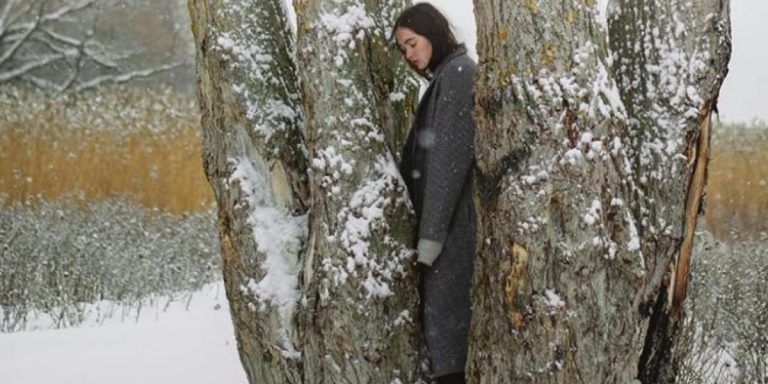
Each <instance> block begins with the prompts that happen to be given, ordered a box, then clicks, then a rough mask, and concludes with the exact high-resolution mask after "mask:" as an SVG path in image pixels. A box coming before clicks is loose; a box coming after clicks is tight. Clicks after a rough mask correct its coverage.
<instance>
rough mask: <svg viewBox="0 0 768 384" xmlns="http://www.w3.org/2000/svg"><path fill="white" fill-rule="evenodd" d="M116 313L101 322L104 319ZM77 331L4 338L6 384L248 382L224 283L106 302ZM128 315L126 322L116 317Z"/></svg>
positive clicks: (0, 375) (1, 379)
mask: <svg viewBox="0 0 768 384" xmlns="http://www.w3.org/2000/svg"><path fill="white" fill-rule="evenodd" d="M105 312H111V313H113V314H115V315H113V317H112V318H110V319H107V320H99V317H100V315H99V316H97V314H103V313H105ZM89 313H91V314H93V315H92V318H89V319H88V320H86V321H85V322H84V323H83V325H81V326H79V327H77V328H70V329H58V330H57V329H40V328H45V327H46V324H47V323H49V321H48V320H47V319H45V318H38V319H34V320H33V321H31V322H29V323H28V329H34V328H38V329H39V330H27V331H23V332H17V333H10V334H8V333H5V334H0V383H1V384H155V383H156V384H172V383H184V384H244V383H247V380H246V377H245V372H244V371H243V368H242V366H241V365H240V361H239V359H238V356H237V346H236V342H235V338H234V334H233V329H232V323H231V321H230V317H229V308H228V305H227V299H226V295H225V293H224V286H223V283H217V284H210V285H207V286H205V287H204V288H203V289H201V290H200V291H197V292H194V293H192V294H190V295H188V296H187V297H184V298H181V299H180V300H178V301H174V302H172V303H170V304H168V303H167V302H159V303H156V304H154V305H151V306H148V307H147V306H145V307H144V308H143V309H142V310H141V311H140V315H139V316H137V311H136V310H135V309H126V308H116V307H115V306H114V305H112V304H110V303H106V302H104V303H99V304H98V305H95V306H93V308H90V310H89ZM121 313H126V316H121V315H117V314H121Z"/></svg>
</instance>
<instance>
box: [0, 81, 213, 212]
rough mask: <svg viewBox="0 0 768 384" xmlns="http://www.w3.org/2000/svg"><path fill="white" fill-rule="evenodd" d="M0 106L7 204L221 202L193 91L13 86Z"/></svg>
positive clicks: (190, 208) (0, 177) (193, 206)
mask: <svg viewBox="0 0 768 384" xmlns="http://www.w3.org/2000/svg"><path fill="white" fill-rule="evenodd" d="M0 108H1V109H0V164H1V165H0V193H2V194H3V195H4V197H5V200H6V203H13V202H25V203H34V202H35V201H36V200H38V199H46V200H52V199H61V198H67V199H70V198H74V199H77V200H80V201H83V202H92V201H98V200H102V199H106V198H110V197H116V196H120V197H127V198H130V199H133V200H135V201H138V202H140V203H142V204H144V205H145V206H147V207H150V208H158V209H161V210H164V211H169V212H174V213H183V212H194V211H200V210H203V209H207V208H209V207H210V206H211V204H212V200H213V196H212V192H211V188H210V186H209V185H208V183H207V181H206V180H205V176H204V173H203V167H202V160H201V156H200V153H201V152H200V128H199V122H200V120H199V114H198V110H197V107H196V104H195V101H194V96H191V95H182V94H177V93H174V92H172V91H170V90H167V89H160V90H147V89H136V88H124V87H115V88H106V89H102V90H100V91H98V92H97V93H89V94H85V95H56V96H51V95H45V94H42V93H41V92H37V91H30V90H21V89H12V90H10V91H6V92H4V94H3V95H2V96H0Z"/></svg>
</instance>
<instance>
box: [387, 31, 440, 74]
mask: <svg viewBox="0 0 768 384" xmlns="http://www.w3.org/2000/svg"><path fill="white" fill-rule="evenodd" d="M395 39H396V40H397V45H398V46H399V47H400V52H402V53H403V57H405V59H406V60H408V62H409V63H410V64H411V66H412V67H414V68H416V69H418V70H419V71H424V70H425V69H427V67H428V66H429V61H430V60H431V59H432V43H430V42H429V40H427V38H426V37H424V36H422V35H419V34H417V33H416V32H413V31H412V30H411V29H409V28H406V27H399V28H397V30H395Z"/></svg>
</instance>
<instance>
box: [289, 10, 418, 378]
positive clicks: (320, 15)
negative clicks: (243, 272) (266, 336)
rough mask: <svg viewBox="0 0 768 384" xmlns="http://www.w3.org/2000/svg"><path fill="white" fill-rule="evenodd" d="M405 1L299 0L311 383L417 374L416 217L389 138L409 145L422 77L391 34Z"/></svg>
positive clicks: (305, 324) (395, 144) (304, 317)
mask: <svg viewBox="0 0 768 384" xmlns="http://www.w3.org/2000/svg"><path fill="white" fill-rule="evenodd" d="M404 6H405V2H404V1H402V0H388V1H373V0H371V1H365V2H362V1H353V0H347V1H335V2H328V1H316V0H302V1H299V2H297V3H296V8H297V13H298V39H299V46H298V47H299V49H298V52H299V63H300V66H299V68H300V73H301V79H302V85H303V92H302V94H303V97H304V108H305V111H306V113H307V121H306V129H307V136H308V140H309V146H310V156H311V158H312V160H311V162H312V167H311V172H310V187H311V191H312V194H311V195H312V200H311V204H312V214H311V219H310V222H311V228H310V240H309V249H308V256H307V260H306V262H305V264H304V266H305V270H304V274H303V290H304V297H305V298H306V302H305V303H304V306H303V309H304V310H303V311H302V313H301V314H300V316H299V318H300V324H301V326H300V329H301V330H302V332H304V335H303V338H302V341H303V342H304V348H305V349H304V351H305V359H304V368H305V373H306V376H305V378H306V382H307V383H390V382H403V383H410V382H414V381H415V380H416V379H417V378H418V377H419V375H420V373H419V346H418V345H419V344H418V334H417V332H416V330H417V322H416V317H415V316H416V315H417V313H418V310H417V306H418V293H417V290H416V281H415V279H414V269H413V262H412V261H411V260H412V259H413V251H412V242H413V238H412V237H413V233H414V229H413V225H412V220H413V218H412V217H411V209H410V203H409V201H408V196H407V192H406V190H405V188H404V184H403V182H402V179H401V177H400V176H399V173H398V170H397V167H396V165H395V162H394V158H393V156H392V154H391V152H392V151H391V150H390V148H397V149H398V150H399V147H400V146H401V145H402V141H403V140H402V138H403V137H404V133H405V132H406V128H407V127H406V122H407V120H408V114H409V108H406V107H407V106H408V105H412V104H411V103H412V102H413V100H414V91H415V88H414V86H415V85H416V83H415V82H414V81H413V78H412V77H411V76H409V75H407V74H406V73H404V68H403V66H402V65H396V63H397V60H399V57H398V56H399V53H397V51H396V50H395V49H393V48H392V46H390V45H388V42H387V41H388V35H389V33H390V31H389V29H390V25H391V22H392V21H393V20H394V19H395V17H396V16H397V14H398V12H399V11H400V10H401V9H402V8H403V7H404ZM396 80H397V81H396ZM404 80H406V81H407V80H410V81H411V82H410V83H409V82H404ZM406 96H407V97H406ZM385 133H387V134H389V135H388V136H389V137H390V139H389V140H388V137H387V135H385Z"/></svg>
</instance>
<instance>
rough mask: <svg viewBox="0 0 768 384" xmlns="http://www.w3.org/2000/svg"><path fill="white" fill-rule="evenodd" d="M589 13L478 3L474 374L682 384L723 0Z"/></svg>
mask: <svg viewBox="0 0 768 384" xmlns="http://www.w3.org/2000/svg"><path fill="white" fill-rule="evenodd" d="M594 8H595V5H594V2H592V1H584V2H562V1H538V2H534V1H520V2H517V1H515V2H509V1H504V0H492V1H476V2H475V12H476V16H477V19H478V20H477V25H478V53H479V56H480V61H481V63H480V64H481V67H480V75H479V77H478V80H477V89H476V100H477V104H478V112H477V119H478V131H477V138H476V148H477V158H478V177H477V190H478V198H477V203H476V205H477V207H478V216H479V221H480V226H479V234H478V239H479V245H478V247H479V248H478V254H477V258H476V269H475V277H474V288H473V293H472V299H473V325H472V330H471V333H470V340H471V345H470V359H469V360H470V361H469V362H468V370H469V376H470V378H471V380H472V381H473V382H481V383H513V382H514V383H528V382H537V383H538V382H551V383H627V382H632V381H633V380H635V379H636V378H637V379H640V380H641V381H642V382H645V383H658V382H673V381H674V373H675V367H674V361H670V360H669V358H668V357H669V356H671V355H670V351H669V349H670V348H671V347H673V346H674V345H673V344H674V343H670V342H668V341H669V340H668V339H667V338H668V337H673V336H674V333H675V331H674V329H675V327H676V326H675V324H677V322H678V321H679V320H680V318H681V317H682V303H683V300H684V298H685V284H686V278H687V267H688V265H689V263H690V246H691V244H692V240H693V232H694V229H695V224H696V216H697V214H698V211H699V209H700V205H701V196H702V191H703V187H704V180H705V178H704V176H705V170H706V164H707V160H708V158H707V150H708V146H709V136H708V132H709V121H710V116H711V113H712V110H713V108H714V105H715V103H716V100H717V95H718V91H719V88H720V85H721V83H722V81H723V78H724V77H725V74H726V72H727V62H728V59H729V56H730V24H729V18H728V13H729V6H728V1H720V0H706V1H699V2H686V1H675V0H673V1H666V0H665V1H662V0H653V1H640V0H620V1H614V2H612V3H611V5H610V10H609V11H610V12H609V28H608V29H607V30H606V29H605V27H604V26H601V25H599V24H598V23H596V21H595V9H594ZM606 33H607V34H608V35H609V36H608V37H609V39H608V40H609V41H610V47H609V46H608V44H607V41H608V40H607V39H606V37H607V36H606ZM666 292H669V295H667V294H666ZM649 316H650V319H651V320H650V321H649ZM665 322H666V324H667V325H669V327H661V325H662V324H665ZM646 331H648V332H647V334H648V337H647V338H646ZM660 335H662V337H659V336H660ZM644 351H645V352H644ZM641 355H642V356H643V358H642V360H641ZM657 370H658V371H659V372H662V373H661V374H660V375H658V376H651V375H650V372H651V371H654V372H655V371H657Z"/></svg>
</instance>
